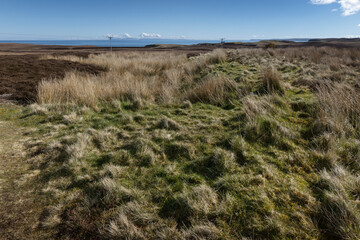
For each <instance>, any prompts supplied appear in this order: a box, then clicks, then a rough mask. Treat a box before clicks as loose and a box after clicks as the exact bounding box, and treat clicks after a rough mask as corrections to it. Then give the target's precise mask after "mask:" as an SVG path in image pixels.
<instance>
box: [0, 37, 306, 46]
mask: <svg viewBox="0 0 360 240" xmlns="http://www.w3.org/2000/svg"><path fill="white" fill-rule="evenodd" d="M289 40H291V41H295V42H306V41H308V39H289ZM257 41H260V40H259V39H254V40H226V42H257ZM219 42H220V41H219V40H188V39H113V40H112V46H113V47H144V46H146V45H150V44H179V45H193V44H199V43H219ZM0 43H23V44H39V45H63V46H82V45H92V46H97V47H108V46H109V45H110V44H109V40H0Z"/></svg>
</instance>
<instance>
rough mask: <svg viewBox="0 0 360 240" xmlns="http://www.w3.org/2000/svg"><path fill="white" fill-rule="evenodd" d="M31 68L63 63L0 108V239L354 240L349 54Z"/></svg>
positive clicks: (357, 233)
mask: <svg viewBox="0 0 360 240" xmlns="http://www.w3.org/2000/svg"><path fill="white" fill-rule="evenodd" d="M37 61H40V62H44V63H45V62H46V63H50V62H51V63H53V64H54V65H56V63H57V62H59V63H62V64H65V63H66V64H65V65H66V66H71V67H69V69H66V71H64V72H63V73H62V72H61V71H60V70H59V71H60V72H61V74H55V75H46V77H43V78H42V79H38V81H37V82H36V83H37V85H36V90H35V89H34V88H32V89H33V91H34V92H32V94H33V96H34V97H33V99H34V100H33V101H32V103H31V104H28V105H18V104H14V103H5V102H4V103H1V104H0V138H1V139H3V141H1V142H0V159H3V160H1V162H0V173H4V174H2V175H0V183H1V185H0V186H2V187H0V193H1V195H0V202H1V201H2V202H7V204H4V203H3V204H2V205H0V212H1V213H3V216H4V217H3V218H2V219H0V229H3V230H0V238H2V237H3V238H4V239H7V238H10V239H12V238H13V239H16V238H17V239H24V238H27V239H129V240H130V239H194V240H200V239H214V240H215V239H244V240H245V239H348V240H352V239H360V135H359V130H360V82H359V79H360V78H359V77H360V72H359V69H360V50H359V49H358V48H336V47H288V48H275V45H274V46H273V45H271V44H268V45H266V46H265V47H264V48H257V49H255V48H252V49H250V48H243V49H215V50H213V51H211V52H207V53H205V52H201V53H196V54H186V53H185V52H182V51H149V52H145V51H144V52H141V51H126V52H125V51H124V52H113V53H96V54H90V55H86V56H82V55H69V54H64V55H56V54H49V55H41V56H40V57H39V58H38V60H37ZM76 66H80V67H76ZM83 66H86V67H83ZM84 68H85V70H84ZM86 69H90V70H91V71H90V70H89V71H86ZM0 101H1V98H0ZM11 129H15V130H14V131H13V130H11ZM4 159H12V161H11V162H9V161H4ZM5 173H6V174H5ZM15 200H16V201H15ZM14 209H16V210H14ZM20 213H21V214H22V216H24V218H21V217H18V216H20V215H21V214H20ZM4 229H5V230H4Z"/></svg>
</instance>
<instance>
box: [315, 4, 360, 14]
mask: <svg viewBox="0 0 360 240" xmlns="http://www.w3.org/2000/svg"><path fill="white" fill-rule="evenodd" d="M311 3H312V4H317V5H324V4H332V3H338V4H340V8H341V9H342V11H343V15H344V16H350V15H354V14H355V13H357V12H358V11H360V0H311Z"/></svg>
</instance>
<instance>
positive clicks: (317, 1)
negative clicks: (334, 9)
mask: <svg viewBox="0 0 360 240" xmlns="http://www.w3.org/2000/svg"><path fill="white" fill-rule="evenodd" d="M334 2H337V0H311V3H312V4H330V3H334Z"/></svg>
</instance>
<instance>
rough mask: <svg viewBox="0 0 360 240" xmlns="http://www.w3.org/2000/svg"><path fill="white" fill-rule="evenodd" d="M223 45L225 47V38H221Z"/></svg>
mask: <svg viewBox="0 0 360 240" xmlns="http://www.w3.org/2000/svg"><path fill="white" fill-rule="evenodd" d="M220 43H221V47H222V48H223V47H224V44H225V38H220Z"/></svg>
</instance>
